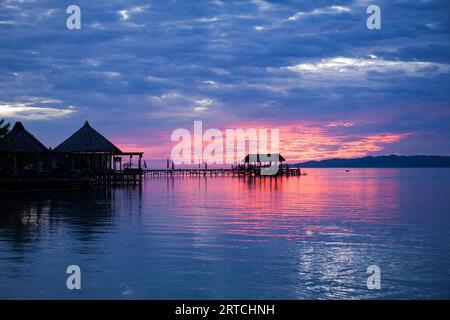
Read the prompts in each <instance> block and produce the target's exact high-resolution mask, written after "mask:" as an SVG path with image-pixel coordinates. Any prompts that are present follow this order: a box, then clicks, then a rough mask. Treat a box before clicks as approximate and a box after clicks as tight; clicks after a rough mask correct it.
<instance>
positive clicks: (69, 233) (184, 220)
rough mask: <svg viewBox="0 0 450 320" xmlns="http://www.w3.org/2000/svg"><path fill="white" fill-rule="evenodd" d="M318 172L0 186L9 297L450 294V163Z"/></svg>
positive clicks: (5, 295) (0, 278)
mask: <svg viewBox="0 0 450 320" xmlns="http://www.w3.org/2000/svg"><path fill="white" fill-rule="evenodd" d="M307 172H308V174H309V175H308V176H302V177H289V178H278V179H270V178H265V179H248V178H247V179H243V178H233V177H222V178H216V177H213V178H211V177H206V178H205V177H200V178H198V177H196V178H174V179H172V178H148V179H147V180H146V181H145V183H144V185H143V186H142V189H141V190H139V188H131V187H129V188H128V187H127V188H119V189H115V190H112V191H109V192H106V191H96V192H94V193H52V194H45V195H44V194H41V195H32V196H31V195H28V196H21V197H18V196H14V197H12V196H7V197H5V196H1V197H0V298H2V299H22V298H27V299H28V298H33V299H44V298H45V299H48V298H50V299H54V298H58V299H79V298H88V299H91V298H92V299H103V298H105V299H110V298H111V299H247V298H248V299H359V298H363V299H378V298H386V299H407V298H414V299H418V298H425V299H428V298H446V299H450V170H449V169H352V170H350V172H345V170H343V169H309V170H307ZM72 264H75V265H78V266H80V268H81V274H82V275H81V286H82V289H81V290H68V289H67V288H66V279H67V277H68V275H67V274H66V268H67V266H68V265H72ZM370 265H378V266H379V267H380V268H381V289H380V290H369V289H368V288H367V285H366V279H367V277H368V276H369V275H368V274H366V270H367V267H368V266H370Z"/></svg>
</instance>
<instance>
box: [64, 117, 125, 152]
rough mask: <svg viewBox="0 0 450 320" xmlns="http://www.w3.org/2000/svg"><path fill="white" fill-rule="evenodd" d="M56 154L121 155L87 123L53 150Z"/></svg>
mask: <svg viewBox="0 0 450 320" xmlns="http://www.w3.org/2000/svg"><path fill="white" fill-rule="evenodd" d="M55 151H56V152H80V153H81V152H99V153H116V154H118V153H122V151H120V150H119V148H117V147H116V146H115V145H113V144H112V143H111V142H110V141H109V140H108V139H106V138H105V137H104V136H102V135H101V134H100V133H98V132H97V131H96V130H95V129H93V128H92V127H91V126H90V125H89V122H87V121H86V122H85V123H84V125H83V126H82V127H81V128H80V129H79V130H78V131H76V132H75V133H74V134H73V135H71V136H70V137H69V138H67V139H66V140H65V141H63V142H62V143H61V144H60V145H59V146H57V147H56V148H55Z"/></svg>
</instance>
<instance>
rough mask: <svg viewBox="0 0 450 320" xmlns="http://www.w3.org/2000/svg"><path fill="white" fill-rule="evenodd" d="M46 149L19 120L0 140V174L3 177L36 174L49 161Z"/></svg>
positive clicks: (40, 171) (41, 170)
mask: <svg viewBox="0 0 450 320" xmlns="http://www.w3.org/2000/svg"><path fill="white" fill-rule="evenodd" d="M49 158H50V155H49V151H48V149H47V148H46V147H45V146H44V145H43V144H42V143H41V142H40V141H39V140H38V139H36V138H35V137H34V136H33V135H32V134H31V133H29V132H28V131H27V130H25V128H24V126H23V125H22V123H21V122H16V123H15V125H14V127H13V128H12V129H11V131H9V132H8V133H7V134H6V135H5V138H4V139H3V141H1V142H0V174H1V176H3V177H8V176H18V175H36V174H40V173H42V172H43V170H44V166H45V165H46V164H48V162H49Z"/></svg>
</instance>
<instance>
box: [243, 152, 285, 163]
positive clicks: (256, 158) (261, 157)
mask: <svg viewBox="0 0 450 320" xmlns="http://www.w3.org/2000/svg"><path fill="white" fill-rule="evenodd" d="M277 156H278V158H276V157H277ZM274 157H275V158H276V159H277V160H278V161H279V162H283V161H286V159H285V158H284V157H283V156H282V155H281V154H279V153H274V154H273V155H272V154H270V153H268V154H262V153H258V154H248V155H246V156H245V158H244V160H243V161H244V162H245V163H249V162H269V161H271V158H274Z"/></svg>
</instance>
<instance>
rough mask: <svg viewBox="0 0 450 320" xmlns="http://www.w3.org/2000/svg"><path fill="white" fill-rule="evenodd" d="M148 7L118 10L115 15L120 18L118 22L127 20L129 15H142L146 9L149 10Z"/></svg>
mask: <svg viewBox="0 0 450 320" xmlns="http://www.w3.org/2000/svg"><path fill="white" fill-rule="evenodd" d="M149 8H150V6H149V5H145V6H136V7H132V8H130V9H122V10H119V11H118V12H117V13H118V14H119V16H120V20H124V21H125V20H128V19H129V18H130V17H131V15H133V14H135V13H142V12H144V11H146V10H147V9H149Z"/></svg>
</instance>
